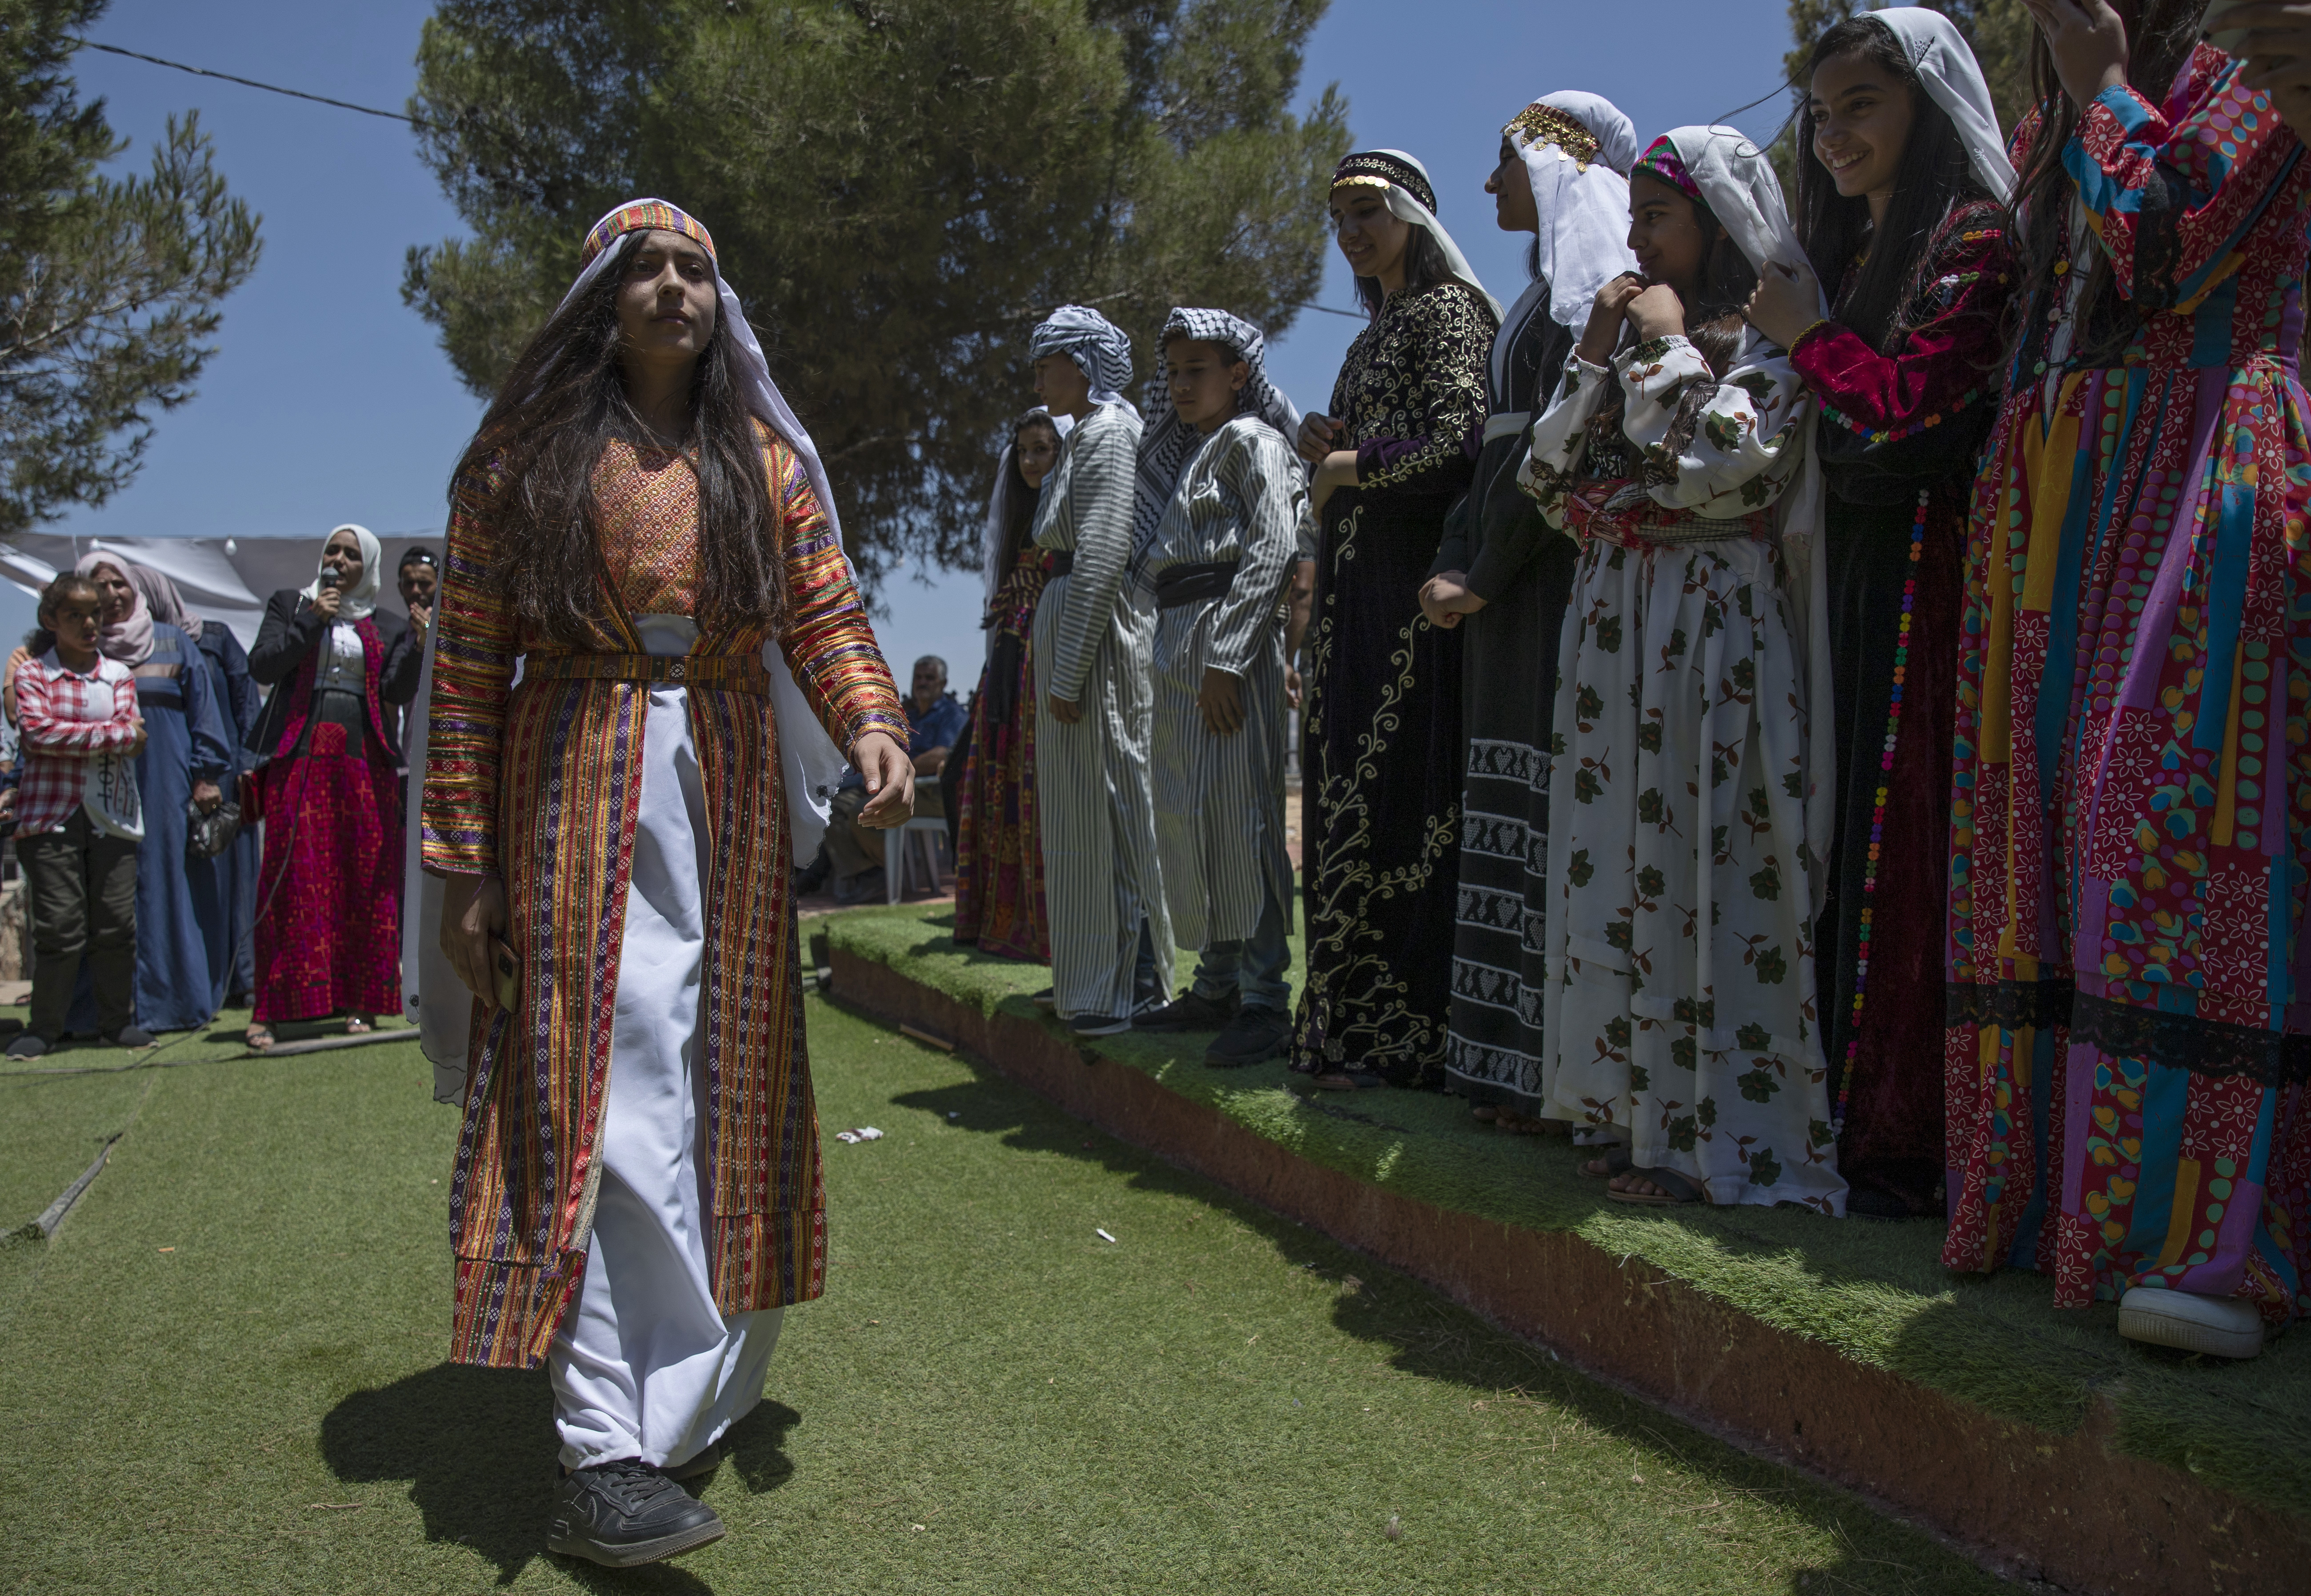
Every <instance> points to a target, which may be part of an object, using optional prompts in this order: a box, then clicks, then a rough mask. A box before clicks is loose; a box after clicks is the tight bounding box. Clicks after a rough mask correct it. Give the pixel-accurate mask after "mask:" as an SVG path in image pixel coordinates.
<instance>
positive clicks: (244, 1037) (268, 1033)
mask: <svg viewBox="0 0 2311 1596" xmlns="http://www.w3.org/2000/svg"><path fill="white" fill-rule="evenodd" d="M240 1040H241V1042H242V1043H243V1044H244V1045H245V1046H246V1047H247V1048H248V1049H249V1051H250V1052H252V1053H262V1052H269V1051H272V1047H273V1043H274V1042H275V1040H277V1039H276V1038H275V1036H274V1034H273V1027H272V1026H270V1025H251V1026H250V1027H249V1029H248V1030H247V1031H245V1032H243V1033H241V1038H240Z"/></svg>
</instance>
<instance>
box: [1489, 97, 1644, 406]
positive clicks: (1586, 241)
mask: <svg viewBox="0 0 2311 1596" xmlns="http://www.w3.org/2000/svg"><path fill="white" fill-rule="evenodd" d="M1550 112H1557V113H1561V114H1560V115H1557V116H1551V115H1550V114H1549V113H1550ZM1564 118H1571V119H1572V120H1573V121H1574V122H1575V123H1577V124H1578V125H1579V127H1578V129H1577V130H1574V129H1568V128H1566V127H1565V126H1564V125H1563V124H1564ZM1581 132H1585V133H1586V134H1587V135H1589V136H1588V138H1587V139H1586V140H1583V139H1582V138H1581V137H1579V133H1581ZM1501 135H1502V136H1503V137H1504V138H1505V139H1507V140H1508V141H1509V147H1510V148H1511V149H1513V150H1514V151H1515V152H1516V153H1517V154H1518V155H1519V156H1521V157H1522V159H1523V161H1524V171H1525V179H1526V180H1527V181H1528V182H1530V184H1531V185H1532V204H1533V209H1534V210H1535V211H1536V212H1537V213H1538V214H1539V217H1540V232H1539V239H1538V240H1537V248H1536V250H1535V257H1536V259H1537V260H1538V261H1539V266H1540V280H1541V281H1542V282H1543V283H1547V284H1548V315H1549V319H1551V320H1552V321H1555V322H1556V323H1557V325H1558V326H1559V327H1569V328H1572V329H1573V330H1574V332H1576V333H1577V332H1578V331H1579V330H1580V329H1581V328H1582V327H1584V326H1586V325H1587V323H1588V319H1589V307H1590V304H1591V303H1592V301H1594V300H1595V299H1596V297H1597V291H1598V290H1599V289H1600V288H1602V287H1604V286H1605V284H1606V283H1609V282H1611V281H1612V280H1613V279H1614V278H1616V277H1618V276H1619V275H1621V274H1622V273H1624V272H1634V271H1635V270H1636V269H1637V257H1635V256H1634V255H1632V254H1630V253H1629V167H1630V164H1631V163H1632V162H1633V161H1635V160H1636V158H1637V130H1636V129H1635V127H1633V126H1630V125H1629V119H1628V118H1626V117H1625V116H1623V115H1622V114H1621V112H1620V108H1618V106H1616V105H1615V104H1614V103H1613V102H1612V101H1611V100H1607V99H1606V98H1605V97H1604V96H1602V95H1601V94H1590V93H1586V92H1583V91H1582V90H1579V89H1560V90H1558V91H1557V92H1556V93H1554V94H1544V95H1542V96H1541V97H1540V98H1539V100H1534V101H1533V102H1532V103H1531V104H1530V105H1529V106H1527V107H1525V109H1523V110H1522V112H1521V113H1519V115H1518V116H1517V118H1516V119H1515V120H1514V121H1512V122H1511V123H1510V124H1509V125H1508V126H1505V127H1504V128H1502V129H1501ZM1568 144H1570V145H1572V146H1573V147H1572V148H1569V149H1568V148H1567V147H1566V146H1567V145H1568ZM1592 146H1593V147H1592ZM1522 320H1523V318H1522V316H1517V315H1513V314H1512V315H1511V316H1510V317H1509V318H1507V319H1506V320H1504V321H1503V322H1502V324H1501V336H1500V337H1499V338H1497V339H1496V340H1495V341H1494V344H1493V386H1494V387H1495V388H1502V387H1504V386H1505V383H1506V379H1507V356H1508V351H1507V349H1506V347H1505V345H1506V344H1507V342H1508V340H1509V339H1510V338H1512V337H1513V336H1514V335H1515V333H1516V332H1517V331H1520V330H1522V329H1521V328H1520V327H1517V326H1516V324H1518V323H1521V322H1522Z"/></svg>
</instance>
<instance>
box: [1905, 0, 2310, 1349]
mask: <svg viewBox="0 0 2311 1596" xmlns="http://www.w3.org/2000/svg"><path fill="white" fill-rule="evenodd" d="M2238 71H2239V68H2238V66H2237V64H2236V63H2234V62H2233V61H2231V60H2230V59H2229V58H2228V57H2226V56H2224V55H2223V54H2222V53H2221V52H2219V51H2218V50H2215V49H2213V48H2210V47H2207V46H2204V45H2202V46H2201V47H2199V48H2198V50H2197V51H2196V53H2195V54H2194V55H2193V57H2192V59H2191V60H2190V62H2189V63H2188V65H2185V68H2184V69H2183V70H2182V71H2181V72H2180V73H2179V74H2177V75H2176V82H2175V83H2174V86H2173V88H2172V89H2171V90H2170V91H2169V92H2168V93H2167V96H2166V98H2165V102H2164V104H2163V105H2159V106H2154V105H2152V104H2151V103H2150V101H2148V100H2145V99H2144V98H2143V97H2141V95H2139V94H2137V93H2136V92H2133V91H2132V90H2131V89H2128V88H2124V87H2122V88H2117V89H2113V90H2109V91H2106V92H2104V93H2103V94H2102V95H2100V96H2099V97H2098V98H2097V100H2095V102H2094V103H2093V104H2092V105H2090V106H2089V108H2088V109H2087V111H2086V114H2085V116H2084V118H2082V119H2081V122H2080V132H2079V134H2078V135H2077V136H2076V137H2075V138H2073V139H2072V140H2071V143H2070V144H2069V145H2068V146H2067V148H2066V149H2065V150H2064V152H2063V155H2062V161H2063V165H2064V168H2065V170H2067V172H2068V173H2069V176H2070V178H2071V182H2072V185H2073V187H2074V191H2075V194H2076V205H2075V207H2074V212H2073V219H2074V221H2078V222H2083V224H2084V225H2083V226H2081V227H2074V229H2073V231H2072V232H2071V238H2072V239H2073V240H2074V242H2073V245H2072V250H2071V260H2072V262H2073V267H2072V269H2071V270H2070V272H2069V273H2068V275H2066V276H2065V277H2064V278H2063V279H2062V284H2063V287H2062V293H2063V302H2062V304H2060V305H2058V306H2054V307H2051V308H2050V307H2049V306H2047V305H2046V304H2045V303H2044V302H2040V303H2037V304H2034V305H2032V306H2031V307H2030V308H2029V313H2030V318H2031V321H2030V325H2031V327H2033V329H2034V331H2033V335H2032V336H2030V337H2029V338H2028V339H2027V340H2026V342H2025V344H2024V345H2023V347H2022V350H2021V352H2020V353H2019V355H2018V356H2017V358H2016V362H2015V364H2014V366H2013V368H2012V370H2011V371H2010V386H2009V390H2008V395H2007V398H2006V401H2005V404H2004V406H2003V409H2002V411H2001V414H2000V416H1999V419H1998V422H1997V424H1996V426H1995V428H1994V430H1993V433H1992V438H1991V450H1990V455H1989V457H1988V464H1987V465H1986V467H1985V468H1984V474H1983V475H1982V477H1981V479H1980V481H1979V483H1978V484H1977V486H1976V491H1975V503H1974V509H1973V515H1972V524H1971V528H1970V534H1969V554H1968V560H1969V569H1968V575H1967V604H1966V618H1965V626H1964V634H1963V638H1962V641H1961V644H1960V656H1959V661H1958V732H1957V744H1956V755H1955V764H1956V772H1955V784H1954V792H1953V802H1952V806H1951V900H1950V919H1949V928H1950V941H1949V974H1950V985H1951V990H1950V994H1949V1003H1950V1015H1949V1020H1950V1025H1949V1032H1948V1053H1947V1060H1946V1062H1947V1086H1948V1093H1949V1165H1950V1167H1949V1196H1950V1208H1951V1212H1950V1221H1951V1222H1950V1228H1949V1238H1948V1241H1947V1243H1946V1246H1945V1250H1944V1254H1943V1258H1944V1261H1945V1262H1946V1263H1947V1264H1949V1266H1950V1267H1952V1268H1956V1269H1994V1268H1997V1267H1998V1266H1999V1265H2001V1263H2006V1262H2013V1263H2017V1264H2020V1265H2022V1266H2024V1267H2030V1266H2033V1265H2035V1266H2036V1268H2038V1269H2043V1270H2045V1271H2046V1272H2048V1273H2050V1274H2052V1275H2053V1276H2054V1280H2055V1299H2056V1301H2057V1302H2058V1303H2061V1304H2068V1305H2076V1304H2085V1303H2087V1302H2089V1301H2092V1300H2095V1299H2097V1298H2100V1299H2105V1300H2107V1299H2112V1298H2115V1297H2116V1296H2117V1295H2120V1294H2121V1293H2123V1292H2124V1291H2125V1290H2126V1289H2127V1288H2129V1287H2130V1286H2146V1285H2147V1286H2172V1287H2175V1288H2177V1289H2180V1290H2185V1291H2190V1292H2195V1293H2199V1294H2202V1295H2214V1296H2239V1297H2245V1298H2248V1299H2251V1300H2253V1301H2254V1302H2256V1303H2257V1304H2259V1305H2260V1306H2261V1308H2262V1309H2263V1313H2264V1315H2265V1317H2266V1318H2267V1319H2269V1320H2271V1321H2273V1322H2284V1321H2286V1320H2287V1319H2289V1318H2290V1317H2291V1316H2292V1315H2293V1314H2294V1313H2297V1312H2298V1311H2299V1310H2300V1309H2301V1308H2302V1307H2303V1306H2305V1305H2306V1304H2305V1300H2304V1298H2303V1295H2302V1281H2301V1274H2300V1269H2301V1265H2302V1262H2303V1260H2302V1257H2301V1253H2300V1247H2301V1238H2300V1237H2298V1234H2297V1233H2296V1231H2295V1229H2294V1223H2295V1220H2296V1218H2297V1217H2298V1216H2300V1215H2301V1214H2302V1212H2303V1204H2304V1195H2305V1194H2304V1190H2303V1182H2304V1179H2305V1176H2306V1174H2307V1173H2311V1115H2307V1114H2305V1113H2304V1112H2300V1110H2301V1107H2302V1104H2301V1101H2300V1100H2301V1095H2302V1090H2303V1086H2302V1083H2303V1081H2304V1080H2305V1078H2306V1076H2307V1063H2311V1040H2307V1039H2306V1037H2305V1035H2304V1032H2305V1031H2306V1029H2307V1028H2311V1013H2307V1011H2306V1010H2305V1009H2304V1008H2303V1007H2301V1004H2302V998H2303V982H2304V978H2305V974H2306V973H2307V972H2305V970H2304V969H2303V966H2302V964H2300V960H2301V959H2302V957H2303V956H2304V955H2305V954H2306V953H2307V952H2311V949H2307V948H2306V947H2305V946H2304V945H2303V944H2302V942H2301V940H2300V933H2301V929H2302V918H2303V895H2304V869H2303V864H2302V860H2303V858H2304V851H2305V843H2306V838H2305V835H2304V831H2305V827H2306V824H2307V823H2311V754H2307V746H2306V743H2307V719H2306V711H2307V695H2311V590H2307V588H2306V586H2305V578H2306V575H2307V570H2306V557H2307V554H2306V543H2307V536H2306V532H2305V511H2306V508H2307V504H2311V439H2307V436H2306V425H2305V421H2306V396H2305V393H2304V389H2303V387H2302V385H2301V382H2300V380H2299V379H2298V372H2297V347H2298V343H2299V341H2300V338H2301V335H2302V309H2301V298H2300V292H2301V283H2302V276H2303V270H2304V263H2305V256H2306V248H2305V238H2304V215H2305V206H2306V202H2307V198H2311V170H2307V169H2306V166H2305V163H2304V161H2303V159H2302V148H2301V146H2300V144H2298V141H2297V139H2296V137H2295V135H2293V134H2292V133H2290V132H2289V130H2288V129H2287V128H2286V126H2284V125H2283V124H2281V123H2280V120H2279V119H2278V118H2277V117H2276V116H2275V115H2274V114H2273V113H2272V110H2271V108H2270V106H2269V103H2268V102H2267V101H2266V100H2264V99H2263V97H2262V96H2260V95H2256V94H2251V93H2249V92H2246V90H2244V89H2243V88H2241V87H2240V86H2239V84H2238V83H2237V76H2238ZM2029 133H2030V125H2028V124H2026V126H2025V128H2024V130H2023V132H2022V133H2021V134H2019V135H2018V139H2017V142H2018V144H2024V145H2026V146H2027V144H2028V137H2029ZM2019 163H2020V160H2019V156H2018V165H2019ZM2097 257H2099V259H2100V261H2101V262H2102V263H2103V264H2104V265H2105V266H2106V268H2107V272H2108V274H2109V275H2112V276H2114V277H2115V282H2116V285H2117V288H2118V291H2119V292H2120V293H2121V294H2123V295H2124V301H2125V304H2124V310H2122V312H2121V321H2120V324H2119V326H2118V328H2117V336H2116V338H2115V343H2116V344H2120V345H2122V346H2123V348H2122V352H2121V353H2118V354H2117V356H2116V357H2115V359H2114V358H2113V357H2112V356H2111V355H2110V354H2109V353H2100V354H2098V355H2097V357H2095V358H2094V361H2093V363H2089V359H2087V358H2084V357H2078V356H2073V355H2072V354H2071V353H2070V351H2071V340H2072V336H2073V334H2074V333H2075V331H2076V329H2077V327H2078V324H2079V320H2080V317H2079V312H2078V308H2077V305H2076V303H2075V301H2076V299H2077V298H2078V297H2079V290H2078V286H2077V285H2078V284H2079V283H2081V282H2082V281H2091V280H2095V279H2097V278H2098V277H2100V276H2101V275H2102V274H2100V273H2097V272H2095V271H2092V270H2091V269H2090V268H2091V267H2092V266H2094V265H2095V264H2096V263H2097ZM2050 310H2051V311H2052V313H2051V314H2050ZM2099 330H2102V329H2099V328H2097V331H2099ZM2089 341H2091V340H2089ZM2274 755H2276V759H2275V760H2274V757H2273V756H2274Z"/></svg>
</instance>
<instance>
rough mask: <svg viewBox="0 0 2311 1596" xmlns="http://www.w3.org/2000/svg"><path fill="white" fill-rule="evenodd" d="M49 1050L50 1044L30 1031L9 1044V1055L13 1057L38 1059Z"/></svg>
mask: <svg viewBox="0 0 2311 1596" xmlns="http://www.w3.org/2000/svg"><path fill="white" fill-rule="evenodd" d="M47 1051H48V1043H47V1042H42V1041H41V1040H40V1039H39V1037H37V1036H35V1035H33V1034H32V1033H31V1032H30V1031H27V1032H25V1033H23V1034H22V1036H19V1037H18V1038H16V1040H15V1041H13V1042H10V1043H9V1044H8V1056H9V1057H10V1058H12V1059H37V1058H39V1056H40V1055H41V1054H42V1053H45V1052H47Z"/></svg>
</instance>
